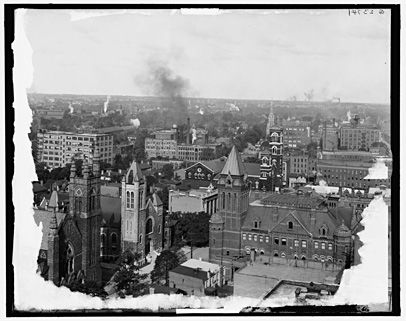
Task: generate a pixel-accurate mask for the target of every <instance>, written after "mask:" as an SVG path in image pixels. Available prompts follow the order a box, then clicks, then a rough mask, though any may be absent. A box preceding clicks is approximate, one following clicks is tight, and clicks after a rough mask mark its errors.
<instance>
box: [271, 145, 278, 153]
mask: <svg viewBox="0 0 406 321" xmlns="http://www.w3.org/2000/svg"><path fill="white" fill-rule="evenodd" d="M276 154H277V149H276V146H272V155H276Z"/></svg>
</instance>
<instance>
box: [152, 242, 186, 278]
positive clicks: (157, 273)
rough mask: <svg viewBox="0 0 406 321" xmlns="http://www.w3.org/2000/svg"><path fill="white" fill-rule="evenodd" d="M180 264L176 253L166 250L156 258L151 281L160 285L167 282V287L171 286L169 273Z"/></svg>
mask: <svg viewBox="0 0 406 321" xmlns="http://www.w3.org/2000/svg"><path fill="white" fill-rule="evenodd" d="M179 264H180V261H179V256H178V254H176V253H175V252H172V251H169V250H164V251H162V252H161V254H160V255H159V256H158V257H157V258H156V260H155V265H154V269H153V270H152V272H151V280H152V282H153V283H158V282H160V281H163V280H165V285H166V286H169V271H170V270H172V269H174V268H175V267H177V266H178V265H179Z"/></svg>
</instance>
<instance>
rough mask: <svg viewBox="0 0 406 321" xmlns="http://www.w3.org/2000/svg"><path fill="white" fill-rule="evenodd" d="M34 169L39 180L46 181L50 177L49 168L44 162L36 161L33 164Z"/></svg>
mask: <svg viewBox="0 0 406 321" xmlns="http://www.w3.org/2000/svg"><path fill="white" fill-rule="evenodd" d="M35 171H36V172H37V177H38V180H39V181H42V182H46V181H47V180H48V179H49V178H50V177H51V175H50V173H49V170H48V168H47V166H46V164H45V163H42V162H41V163H38V164H36V165H35Z"/></svg>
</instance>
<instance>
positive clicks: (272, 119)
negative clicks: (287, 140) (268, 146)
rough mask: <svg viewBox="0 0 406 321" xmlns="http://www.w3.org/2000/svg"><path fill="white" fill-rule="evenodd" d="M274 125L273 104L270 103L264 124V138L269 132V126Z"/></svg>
mask: <svg viewBox="0 0 406 321" xmlns="http://www.w3.org/2000/svg"><path fill="white" fill-rule="evenodd" d="M274 126H275V115H274V113H273V106H272V105H271V108H270V109H269V115H268V123H267V124H266V133H265V138H268V136H269V135H270V134H271V128H272V127H274Z"/></svg>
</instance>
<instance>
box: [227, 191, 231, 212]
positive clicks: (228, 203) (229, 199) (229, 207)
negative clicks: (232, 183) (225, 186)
mask: <svg viewBox="0 0 406 321" xmlns="http://www.w3.org/2000/svg"><path fill="white" fill-rule="evenodd" d="M227 209H228V210H230V209H231V194H230V193H227Z"/></svg>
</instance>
